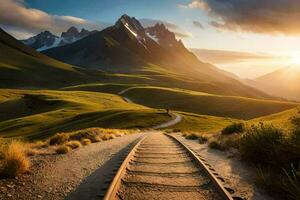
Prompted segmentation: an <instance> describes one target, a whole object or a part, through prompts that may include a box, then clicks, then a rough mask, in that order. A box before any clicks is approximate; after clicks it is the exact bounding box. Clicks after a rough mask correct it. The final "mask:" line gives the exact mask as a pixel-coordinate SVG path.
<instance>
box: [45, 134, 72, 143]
mask: <svg viewBox="0 0 300 200" xmlns="http://www.w3.org/2000/svg"><path fill="white" fill-rule="evenodd" d="M68 139H69V136H68V135H67V134H66V133H59V134H56V135H54V136H52V137H51V138H50V139H49V144H50V145H61V144H63V143H65V142H66V141H68Z"/></svg>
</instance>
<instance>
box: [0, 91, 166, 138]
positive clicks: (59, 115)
mask: <svg viewBox="0 0 300 200" xmlns="http://www.w3.org/2000/svg"><path fill="white" fill-rule="evenodd" d="M0 94H1V95H0V121H1V122H0V136H1V137H4V138H17V137H21V138H24V137H25V138H27V139H42V138H46V137H49V136H51V135H52V134H55V133H57V132H61V131H75V130H79V129H82V128H88V127H104V128H143V127H151V126H153V125H157V124H159V123H163V122H166V121H168V120H170V117H169V116H168V115H167V114H166V113H165V112H164V111H160V110H157V109H151V108H147V107H145V106H141V105H137V104H129V103H126V102H125V101H124V100H123V99H122V98H121V97H119V96H116V95H112V94H106V93H96V92H80V91H76V92H74V91H72V92H67V91H53V90H52V91H50V90H1V91H0Z"/></svg>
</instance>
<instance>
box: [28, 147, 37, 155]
mask: <svg viewBox="0 0 300 200" xmlns="http://www.w3.org/2000/svg"><path fill="white" fill-rule="evenodd" d="M38 153H39V152H38V150H36V149H32V148H28V149H27V150H26V155H27V156H34V155H36V154H38Z"/></svg>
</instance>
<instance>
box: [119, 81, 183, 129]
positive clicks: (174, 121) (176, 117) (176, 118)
mask: <svg viewBox="0 0 300 200" xmlns="http://www.w3.org/2000/svg"><path fill="white" fill-rule="evenodd" d="M132 89H134V87H129V88H126V89H124V90H122V91H121V92H119V93H118V95H120V96H122V95H123V94H124V93H126V92H127V91H129V90H132ZM122 98H123V99H124V101H126V102H127V103H133V101H132V100H131V99H129V98H128V97H124V96H122ZM170 115H172V117H173V118H174V119H172V120H170V121H168V122H166V123H163V124H158V125H156V126H153V127H152V128H153V129H161V128H168V127H170V126H173V125H175V124H178V123H179V122H181V120H182V117H181V115H179V114H177V113H173V112H171V113H170Z"/></svg>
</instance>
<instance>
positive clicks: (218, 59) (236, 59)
mask: <svg viewBox="0 0 300 200" xmlns="http://www.w3.org/2000/svg"><path fill="white" fill-rule="evenodd" d="M191 51H192V52H193V53H194V54H195V55H196V56H197V57H198V58H199V59H200V60H203V61H205V62H210V63H214V64H227V63H242V62H249V61H254V60H255V61H259V60H281V59H284V58H283V57H280V56H275V55H271V54H267V53H249V52H240V51H225V50H214V49H191Z"/></svg>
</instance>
